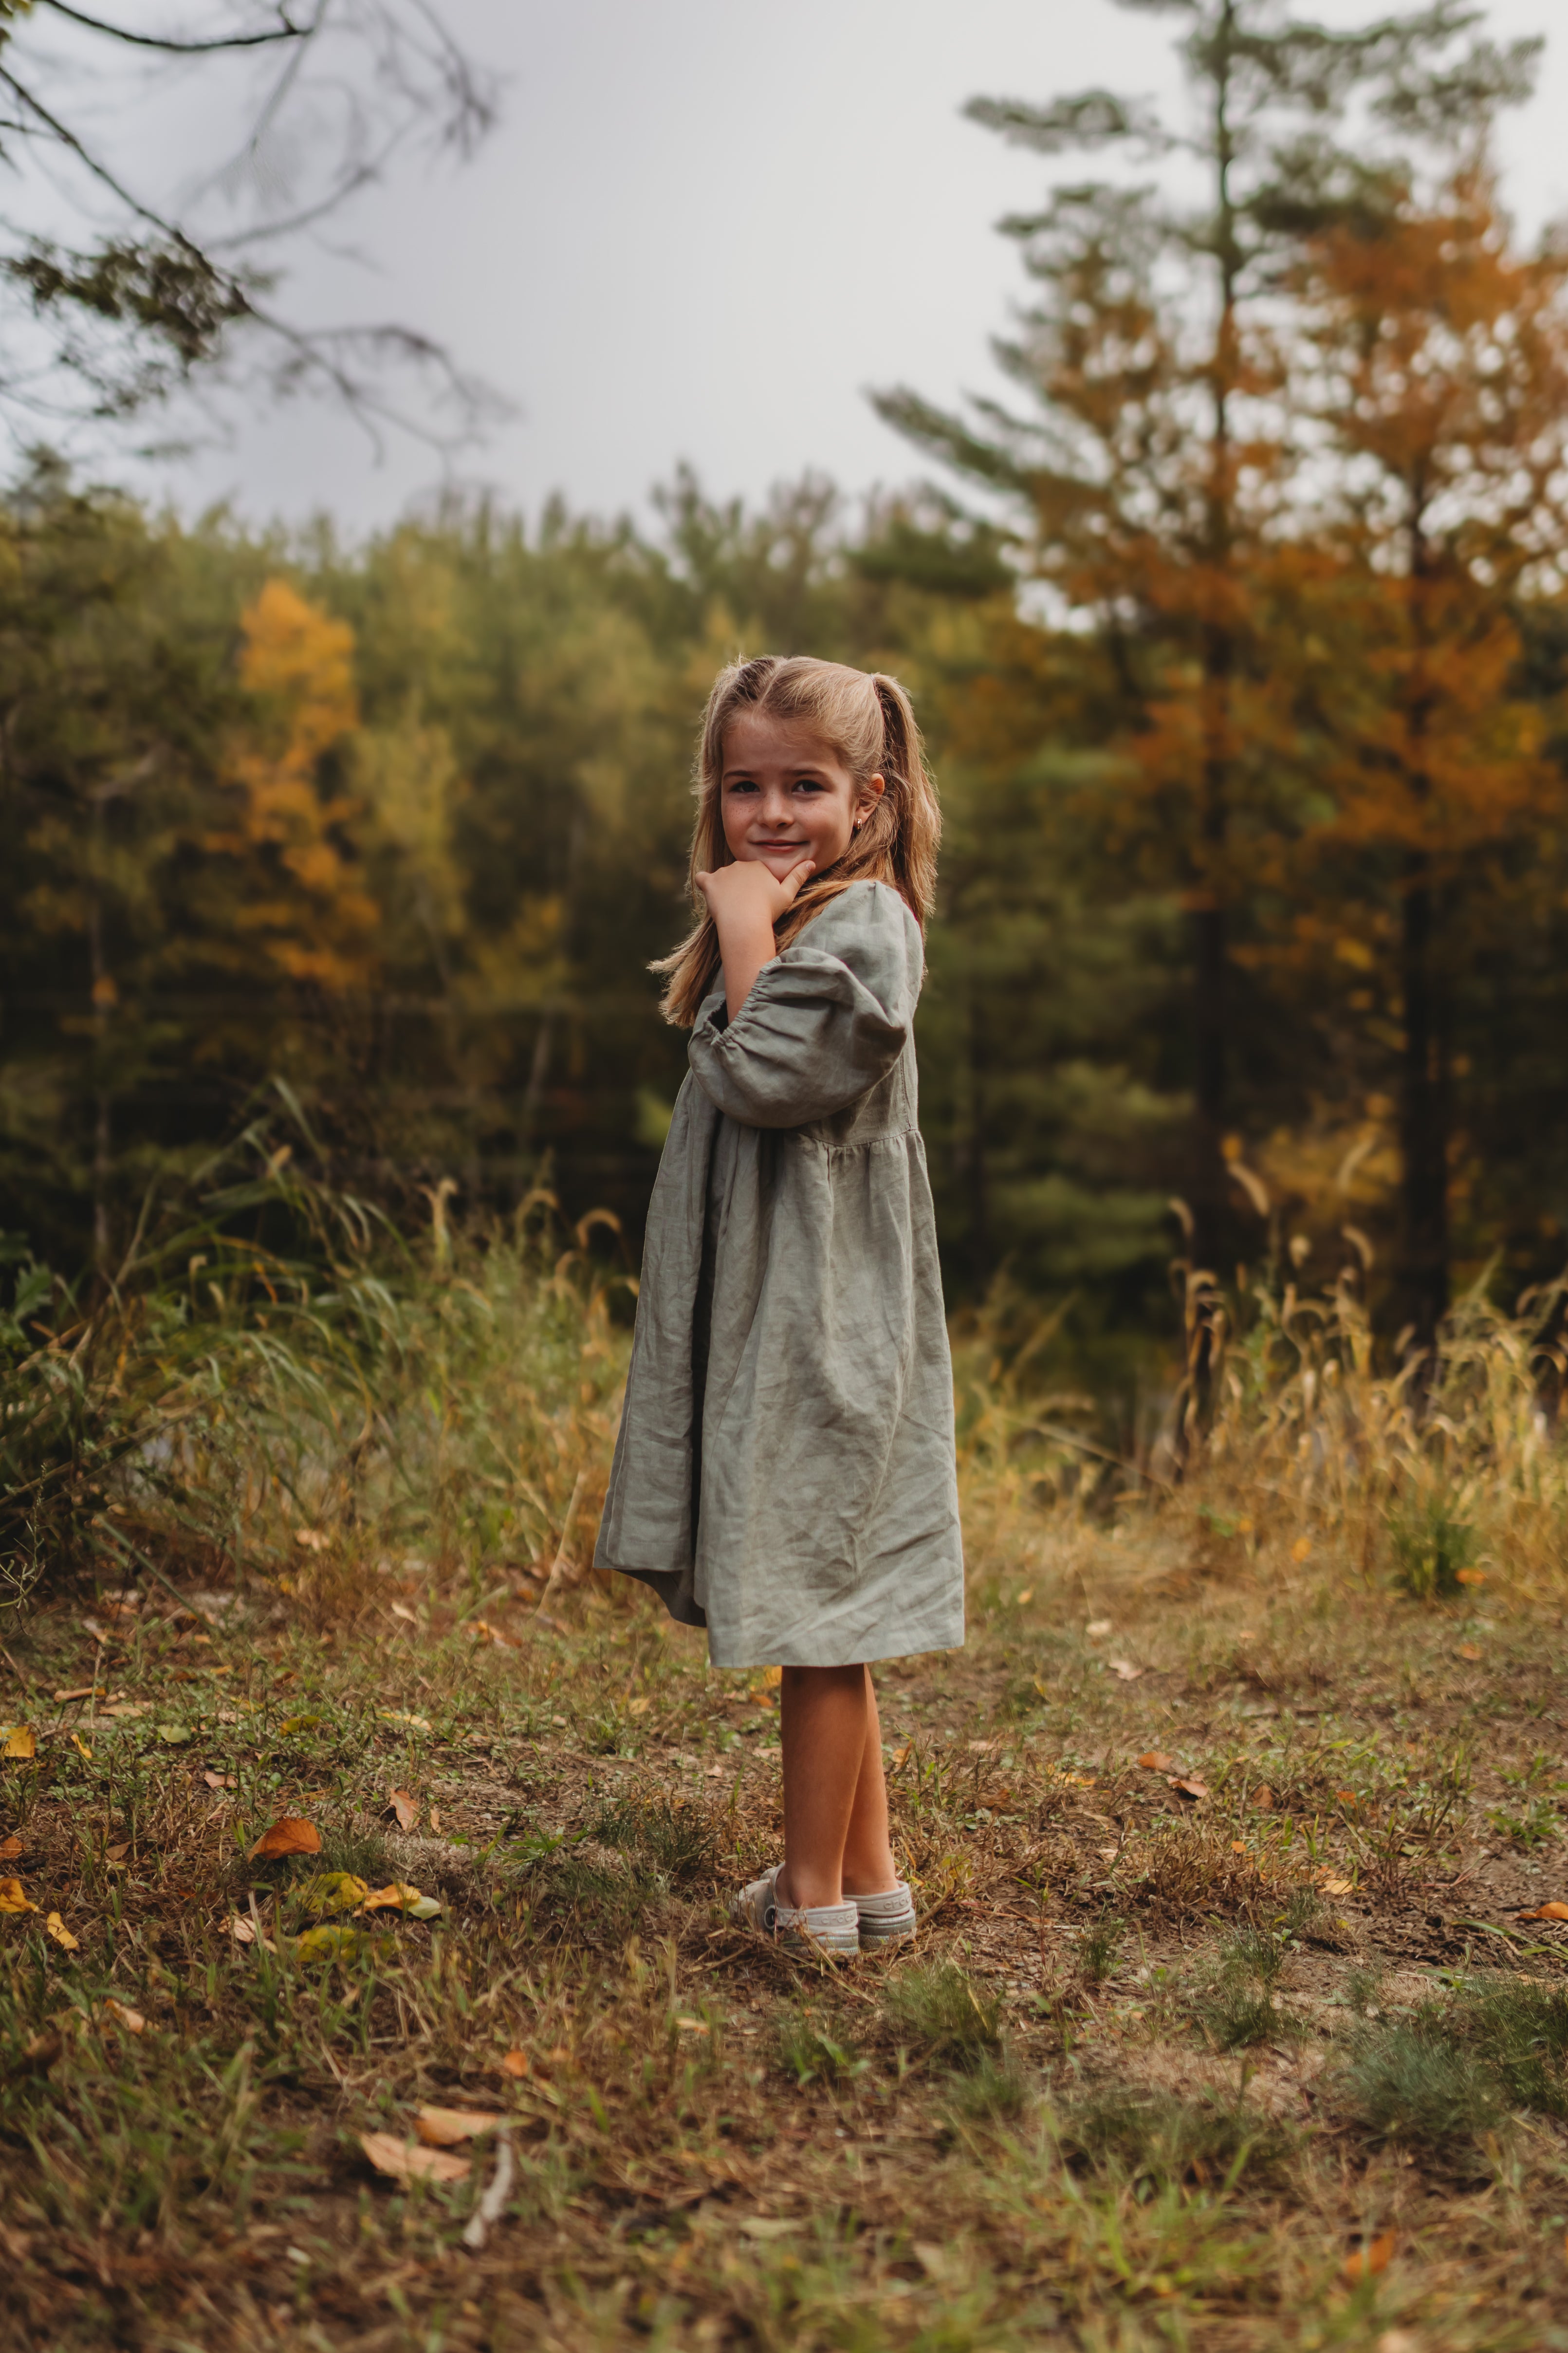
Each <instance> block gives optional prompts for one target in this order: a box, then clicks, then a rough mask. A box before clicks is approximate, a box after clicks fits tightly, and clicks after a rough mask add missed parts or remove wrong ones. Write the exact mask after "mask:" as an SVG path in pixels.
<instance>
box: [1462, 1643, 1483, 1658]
mask: <svg viewBox="0 0 1568 2353" xmlns="http://www.w3.org/2000/svg"><path fill="white" fill-rule="evenodd" d="M1485 1655H1486V1653H1485V1651H1480V1650H1478V1649H1477V1647H1476V1645H1475V1643H1474V1642H1461V1643H1460V1645H1459V1656H1460V1658H1461V1659H1480V1658H1484V1657H1485Z"/></svg>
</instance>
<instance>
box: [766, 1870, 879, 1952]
mask: <svg viewBox="0 0 1568 2353" xmlns="http://www.w3.org/2000/svg"><path fill="white" fill-rule="evenodd" d="M783 1869H784V1865H783V1863H782V1862H775V1863H774V1864H773V1869H772V1870H771V1871H764V1872H763V1875H762V1877H761V1879H753V1880H752V1883H751V1885H750V1886H749V1887H742V1890H741V1893H740V1894H739V1895H738V1896H737V1897H736V1898H735V1910H736V1913H737V1914H738V1915H739V1916H740V1918H741V1919H742V1920H744V1921H745V1923H746V1925H747V1926H748V1927H752V1928H760V1929H761V1930H762V1932H763V1936H772V1937H773V1939H774V1940H775V1942H776V1943H777V1944H778V1946H779V1947H780V1948H781V1949H782V1950H783V1951H784V1952H786V1953H792V1954H793V1955H794V1956H795V1958H796V1959H797V1960H811V1959H814V1958H815V1959H817V1960H831V1961H842V1960H849V1959H853V1957H854V1956H855V1955H856V1954H857V1953H858V1951H859V1950H860V1935H859V1929H858V1925H857V1917H856V1911H855V1905H854V1900H853V1898H851V1900H850V1901H849V1902H848V1903H847V1904H816V1905H798V1906H797V1905H793V1904H781V1903H780V1902H779V1900H778V1897H777V1895H776V1894H775V1893H774V1883H775V1882H776V1880H777V1878H778V1875H779V1873H780V1872H781V1871H782V1870H783Z"/></svg>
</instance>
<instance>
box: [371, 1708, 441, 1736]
mask: <svg viewBox="0 0 1568 2353" xmlns="http://www.w3.org/2000/svg"><path fill="white" fill-rule="evenodd" d="M381 1720H382V1722H383V1724H405V1725H407V1726H408V1728H409V1730H410V1731H411V1732H428V1731H429V1729H430V1725H429V1720H428V1718H427V1717H426V1716H423V1715H406V1714H405V1712H404V1710H403V1709H402V1708H400V1707H384V1708H383V1709H382V1711H381Z"/></svg>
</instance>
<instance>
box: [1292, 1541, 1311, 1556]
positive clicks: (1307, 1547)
mask: <svg viewBox="0 0 1568 2353" xmlns="http://www.w3.org/2000/svg"><path fill="white" fill-rule="evenodd" d="M1311 1550H1312V1539H1311V1537H1310V1536H1298V1537H1297V1539H1296V1541H1295V1543H1294V1544H1293V1545H1292V1546H1291V1547H1290V1557H1291V1559H1292V1560H1307V1559H1309V1558H1310V1556H1311Z"/></svg>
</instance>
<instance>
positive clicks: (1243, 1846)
mask: <svg viewBox="0 0 1568 2353" xmlns="http://www.w3.org/2000/svg"><path fill="white" fill-rule="evenodd" d="M1230 1851H1231V1852H1232V1854H1245V1853H1246V1852H1247V1841H1246V1840H1245V1839H1232V1841H1231V1842H1230Z"/></svg>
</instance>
